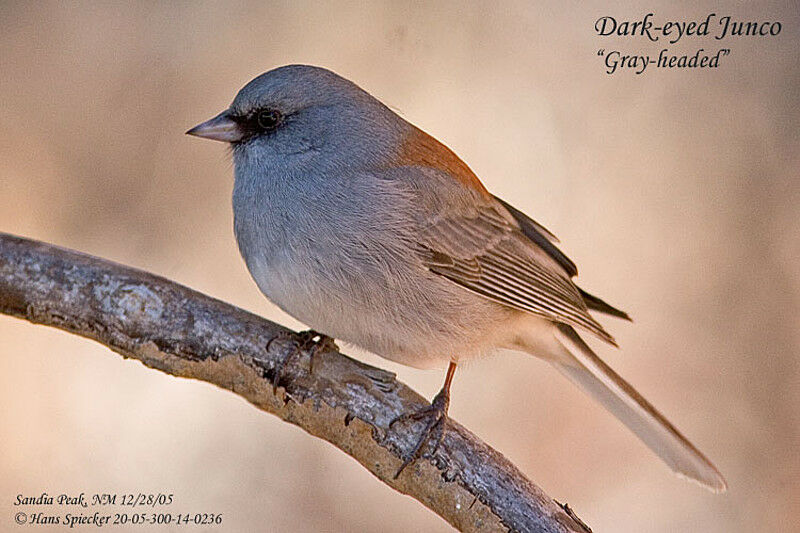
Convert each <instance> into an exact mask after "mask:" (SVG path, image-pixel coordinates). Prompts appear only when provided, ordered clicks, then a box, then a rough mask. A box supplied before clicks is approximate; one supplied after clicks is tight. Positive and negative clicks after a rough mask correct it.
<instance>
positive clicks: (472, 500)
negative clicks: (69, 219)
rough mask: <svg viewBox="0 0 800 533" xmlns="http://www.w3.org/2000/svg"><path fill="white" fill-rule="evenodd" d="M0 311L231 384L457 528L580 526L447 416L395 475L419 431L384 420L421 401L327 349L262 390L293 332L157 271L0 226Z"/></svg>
mask: <svg viewBox="0 0 800 533" xmlns="http://www.w3.org/2000/svg"><path fill="white" fill-rule="evenodd" d="M0 312H1V313H4V314H8V315H12V316H16V317H19V318H24V319H26V320H29V321H31V322H33V323H36V324H45V325H48V326H53V327H56V328H59V329H63V330H66V331H69V332H71V333H74V334H77V335H81V336H83V337H87V338H90V339H93V340H95V341H97V342H100V343H101V344H104V345H106V346H108V347H109V348H111V349H112V350H114V351H115V352H117V353H119V354H121V355H122V356H123V357H125V358H128V357H131V358H135V359H138V360H140V361H141V362H143V363H144V364H145V365H147V366H149V367H151V368H155V369H158V370H161V371H163V372H166V373H168V374H172V375H175V376H181V377H187V378H195V379H200V380H203V381H207V382H209V383H213V384H215V385H218V386H220V387H222V388H225V389H228V390H231V391H233V392H234V393H236V394H238V395H240V396H242V397H244V398H245V399H247V400H248V401H249V402H251V403H252V404H253V405H255V406H256V407H258V408H259V409H262V410H264V411H267V412H269V413H272V414H274V415H277V416H278V417H280V418H281V419H283V420H285V421H287V422H290V423H292V424H295V425H298V426H300V427H301V428H303V429H304V430H306V431H307V432H308V433H310V434H312V435H314V436H317V437H320V438H322V439H325V440H327V441H328V442H330V443H332V444H333V445H334V446H336V447H338V448H340V449H341V450H342V451H344V452H345V453H347V454H348V455H350V456H352V457H353V458H354V459H356V460H357V461H358V462H359V463H361V464H362V465H363V466H364V467H365V468H367V470H369V471H370V472H372V473H373V474H374V475H375V476H376V477H377V478H378V479H380V480H381V481H383V482H384V483H386V484H387V485H389V486H390V487H392V488H394V489H396V490H398V491H400V492H402V493H404V494H408V495H409V496H411V497H413V498H415V499H417V500H419V501H420V502H421V503H422V504H424V505H425V506H427V507H428V508H430V509H431V510H432V511H434V512H435V513H437V514H438V515H440V516H441V517H442V518H444V519H445V520H447V521H448V522H449V523H450V524H452V525H453V526H454V527H455V528H457V529H458V530H460V531H465V532H488V531H505V530H510V531H521V532H522V531H525V532H528V531H531V532H548V533H549V532H558V533H563V532H578V533H585V532H586V531H589V529H588V528H587V527H586V526H585V525H584V524H583V523H582V522H581V521H580V520H579V519H578V518H577V517H576V516H575V514H574V513H573V512H572V510H571V509H570V508H569V506H566V505H565V506H561V505H560V504H558V503H557V502H555V501H554V500H553V499H551V498H550V497H549V496H547V495H546V494H545V493H544V492H543V491H542V490H541V489H540V488H539V487H537V486H536V485H534V484H533V483H532V482H531V481H529V480H528V479H527V478H526V477H525V476H524V475H523V474H522V473H521V472H520V471H519V470H518V469H517V468H516V467H515V466H514V465H513V464H511V463H510V462H509V461H508V460H507V459H506V458H505V457H503V456H502V455H501V454H500V453H498V452H497V451H495V450H493V449H492V448H490V447H489V446H488V445H486V444H485V443H483V442H482V441H480V439H478V438H477V437H476V436H475V435H473V434H472V433H470V432H469V431H468V430H466V429H465V428H464V427H462V426H460V425H459V424H457V423H456V422H454V421H452V420H448V425H447V431H446V432H445V435H444V438H443V440H442V443H441V445H440V446H439V448H438V450H437V451H436V453H435V454H433V456H432V457H429V456H425V457H424V458H422V459H420V460H418V461H416V462H414V463H412V464H411V465H410V466H409V467H408V468H406V470H405V471H404V472H403V473H402V475H401V476H400V477H399V478H398V479H394V478H393V476H394V473H395V472H396V471H397V468H398V467H399V465H400V464H401V462H402V457H403V456H404V454H406V453H408V452H409V450H411V448H412V447H413V445H414V440H415V436H417V435H418V434H419V432H420V431H421V430H422V427H421V425H415V424H417V423H414V422H409V423H408V424H399V423H398V424H395V425H394V426H393V427H392V428H391V429H390V428H389V423H390V422H391V421H392V420H394V419H395V418H396V417H397V416H398V415H400V414H402V413H405V412H409V411H413V410H418V409H420V408H421V407H423V406H424V405H427V402H426V400H425V399H424V398H422V397H421V396H420V395H419V394H417V393H416V392H414V391H413V390H411V389H410V388H409V387H407V386H406V385H404V384H402V383H400V382H399V381H397V380H396V379H395V376H394V374H391V373H388V372H386V371H384V370H381V369H378V368H375V367H372V366H369V365H366V364H364V363H361V362H359V361H356V360H354V359H351V358H350V357H347V356H346V355H343V354H341V353H339V352H336V351H326V352H322V353H318V354H317V355H316V356H315V359H314V369H313V373H309V371H308V354H304V356H303V357H301V358H294V361H295V362H293V363H290V364H289V365H288V366H287V368H286V371H285V373H284V377H283V379H282V383H281V388H279V389H278V394H277V395H276V394H273V386H272V380H273V379H274V375H275V372H274V369H275V368H276V366H277V365H278V364H279V362H280V361H281V360H282V358H283V357H285V355H286V354H287V353H288V350H290V349H291V348H292V339H291V336H292V332H290V331H289V330H287V329H286V328H283V327H282V326H279V325H278V324H275V323H272V322H269V321H267V320H264V319H262V318H260V317H258V316H256V315H253V314H251V313H248V312H246V311H243V310H241V309H239V308H237V307H234V306H231V305H229V304H226V303H224V302H221V301H219V300H216V299H214V298H211V297H208V296H205V295H203V294H200V293H198V292H196V291H193V290H191V289H189V288H187V287H184V286H182V285H178V284H176V283H174V282H171V281H169V280H167V279H164V278H161V277H159V276H155V275H153V274H149V273H146V272H143V271H140V270H136V269H133V268H130V267H126V266H123V265H119V264H115V263H112V262H109V261H105V260H103V259H99V258H96V257H92V256H88V255H85V254H81V253H79V252H74V251H70V250H65V249H63V248H58V247H56V246H52V245H48V244H45V243H41V242H37V241H32V240H28V239H24V238H20V237H16V236H12V235H8V234H4V233H0ZM273 339H275V341H274V342H272V343H271V344H270V345H269V349H267V345H268V343H269V341H270V340H273ZM401 426H402V427H401Z"/></svg>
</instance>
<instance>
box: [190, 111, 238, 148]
mask: <svg viewBox="0 0 800 533" xmlns="http://www.w3.org/2000/svg"><path fill="white" fill-rule="evenodd" d="M186 134H187V135H194V136H195V137H203V138H204V139H211V140H213V141H223V142H229V143H233V142H238V141H241V140H242V139H243V138H244V135H245V132H243V131H242V128H240V127H239V124H237V123H236V122H235V121H234V120H233V119H232V118H231V116H230V114H229V113H228V110H225V111H223V112H222V113H220V114H219V115H217V116H216V117H214V118H212V119H211V120H206V121H205V122H203V123H202V124H198V125H197V126H195V127H194V128H192V129H190V130H189V131H187V132H186Z"/></svg>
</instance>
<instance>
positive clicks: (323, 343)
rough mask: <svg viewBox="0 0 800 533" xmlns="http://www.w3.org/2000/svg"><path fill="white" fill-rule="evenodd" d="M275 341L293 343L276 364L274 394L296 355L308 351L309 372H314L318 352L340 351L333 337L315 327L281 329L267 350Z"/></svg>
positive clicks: (268, 344)
mask: <svg viewBox="0 0 800 533" xmlns="http://www.w3.org/2000/svg"><path fill="white" fill-rule="evenodd" d="M275 341H282V342H288V343H290V344H291V349H290V350H291V351H289V353H287V354H286V355H285V356H284V357H283V358H282V359H281V360H280V362H279V363H278V364H277V365H276V366H275V375H274V377H273V381H272V392H273V394H275V393H277V392H278V386H279V385H280V383H281V380H282V379H283V375H284V373H285V371H286V365H287V364H288V363H289V362H290V361H291V360H292V359H294V358H295V357H297V356H298V355H300V354H302V353H303V352H305V351H307V352H308V356H309V360H308V371H309V373H313V372H314V358H315V357H316V355H317V354H319V353H322V352H325V351H330V350H334V351H337V352H338V351H339V347H338V346H337V345H336V342H334V340H333V338H331V337H328V336H327V335H323V334H322V333H318V332H316V331H314V330H313V329H309V330H307V331H301V332H299V333H294V332H291V331H281V332H280V333H278V334H277V335H276V336H275V337H273V338H271V339H270V340H269V342H268V343H267V351H269V349H270V347H271V346H272V343H273V342H275Z"/></svg>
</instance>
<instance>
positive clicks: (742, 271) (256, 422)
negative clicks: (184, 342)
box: [0, 0, 800, 532]
mask: <svg viewBox="0 0 800 533" xmlns="http://www.w3.org/2000/svg"><path fill="white" fill-rule="evenodd" d="M647 12H653V13H654V14H655V19H656V20H657V21H664V20H667V19H670V20H674V19H678V20H696V19H704V18H705V16H706V15H707V14H708V13H711V12H714V13H717V15H718V16H724V15H731V16H732V17H733V18H734V19H737V20H759V21H762V20H767V21H775V20H778V21H780V22H781V23H782V24H783V31H782V33H781V35H780V36H778V37H768V38H764V37H758V38H752V37H750V38H747V37H740V38H738V39H732V40H726V41H723V42H722V43H720V42H718V41H714V40H713V38H710V37H709V38H706V39H701V40H697V39H696V38H695V39H688V38H685V39H684V40H682V41H681V43H679V44H678V45H675V46H674V47H672V48H673V50H674V51H675V52H676V53H687V52H689V53H693V52H694V51H695V50H696V49H697V48H699V47H704V48H706V49H707V50H713V51H715V50H716V49H717V48H719V47H727V48H730V49H731V54H730V55H729V56H728V57H724V58H722V60H721V64H720V67H719V68H717V69H711V70H710V69H705V70H699V69H698V70H664V69H661V70H657V69H655V67H653V66H651V67H649V68H648V70H647V71H646V72H645V73H644V74H642V75H638V76H637V75H634V74H632V73H631V72H623V73H618V74H615V75H613V76H609V75H607V74H605V73H604V69H603V67H602V64H601V58H599V57H598V56H597V50H598V49H599V48H605V49H606V50H610V49H615V48H618V49H620V50H622V51H627V52H635V51H644V52H646V53H651V54H657V53H658V51H659V50H660V49H661V48H662V46H661V44H660V43H649V42H648V41H646V40H644V39H642V38H641V37H640V38H635V39H630V38H628V39H625V38H616V39H611V38H605V39H601V38H600V37H598V36H597V35H595V34H594V32H593V26H594V21H595V20H596V19H597V18H598V17H600V16H603V15H612V16H615V17H617V18H618V19H626V18H627V19H631V20H637V19H638V18H640V17H642V16H644V15H645V14H646V13H647ZM799 22H800V17H799V16H798V9H797V5H796V4H795V3H794V2H785V3H783V2H761V3H758V4H753V5H751V6H750V7H747V6H742V5H740V4H738V3H733V2H727V3H726V2H723V3H719V2H700V3H699V4H698V3H697V2H682V3H677V4H676V3H674V2H666V1H663V0H654V1H652V2H650V3H649V4H647V5H646V6H644V7H640V6H636V5H629V4H621V3H619V4H616V5H612V6H609V5H607V4H605V3H604V4H601V3H599V2H598V3H583V2H582V3H575V4H570V5H566V6H565V5H564V4H563V3H562V2H547V3H543V2H503V3H502V4H495V3H485V2H474V3H461V2H454V3H436V4H435V5H434V4H432V3H431V4H422V3H419V4H416V3H415V4H410V3H409V4H403V3H398V2H364V3H344V2H333V3H326V4H324V5H323V4H317V3H311V2H309V3H306V2H260V1H254V2H234V3H197V2H170V3H164V4H162V5H156V4H153V3H149V2H148V3H139V4H134V5H126V4H123V3H99V2H87V3H82V4H70V5H66V4H63V3H44V2H42V3H22V2H20V3H16V2H2V3H0V50H2V52H0V73H2V75H0V117H2V118H0V231H5V232H10V233H16V234H19V235H23V236H27V237H33V238H36V239H42V240H45V241H48V242H52V243H56V244H59V245H62V246H66V247H70V248H74V249H77V250H81V251H84V252H87V253H90V254H95V255H98V256H101V257H106V258H109V259H113V260H115V261H118V262H121V263H125V264H129V265H134V266H136V267H140V268H143V269H146V270H149V271H152V272H155V273H158V274H161V275H164V276H166V277H168V278H171V279H173V280H175V281H178V282H180V283H183V284H186V285H189V286H191V287H193V288H195V289H198V290H200V291H203V292H205V293H208V294H210V295H213V296H215V297H218V298H221V299H223V300H226V301H228V302H231V303H234V304H236V305H239V306H241V307H244V308H246V309H249V310H252V311H254V312H256V313H259V314H261V315H263V316H265V317H267V318H269V319H272V320H276V321H278V322H281V323H283V324H286V325H289V326H291V327H295V328H301V327H303V326H302V325H301V324H299V323H296V322H295V321H293V320H291V319H290V318H288V317H287V316H286V315H284V314H283V313H281V312H280V311H279V310H277V309H276V308H275V307H274V306H272V305H271V304H270V303H268V302H267V301H266V300H265V299H264V298H263V297H262V296H261V295H260V293H259V292H258V290H257V288H256V286H255V284H254V283H253V282H252V281H251V279H250V276H249V275H248V273H247V272H246V270H245V267H244V263H243V262H242V260H241V259H240V257H239V254H238V252H237V249H236V246H235V243H234V238H233V232H232V218H231V217H232V215H231V206H230V195H231V187H232V173H231V170H232V169H231V164H230V162H229V160H228V156H227V151H226V149H225V147H224V146H222V145H221V144H217V143H212V142H208V141H203V140H200V139H195V138H189V137H186V136H185V135H183V132H184V131H185V130H186V129H188V128H189V127H191V126H193V125H194V124H196V123H198V122H200V121H202V120H205V119H207V118H209V117H211V116H213V115H214V114H216V113H217V112H218V111H220V110H222V109H223V108H225V107H226V106H227V105H228V103H229V102H230V101H231V100H232V98H233V96H234V95H235V93H236V91H237V90H238V89H239V88H240V87H241V86H242V85H244V84H245V83H246V82H247V81H249V80H250V79H251V78H252V77H254V76H256V75H257V74H260V73H261V72H263V71H266V70H268V69H271V68H273V67H276V66H279V65H283V64H287V63H311V64H316V65H321V66H325V67H328V68H331V69H333V70H335V71H336V72H338V73H340V74H342V75H344V76H345V77H348V78H350V79H352V80H354V81H356V82H357V83H358V84H360V85H361V86H362V87H364V88H365V89H367V90H368V91H370V92H371V93H372V94H374V95H375V96H377V97H378V98H380V99H381V100H383V101H384V102H385V103H387V104H388V105H390V106H391V107H393V108H394V109H396V110H398V111H399V112H400V113H402V115H403V116H404V117H406V118H407V119H408V120H410V121H412V122H414V123H415V124H417V125H419V126H420V127H422V128H423V129H425V130H427V131H428V132H430V133H431V134H433V135H434V136H436V137H438V138H439V139H441V140H442V141H444V142H445V143H446V144H448V145H449V146H450V147H452V148H453V149H454V150H455V151H456V152H457V153H458V154H459V155H460V156H462V157H463V158H464V159H465V160H466V161H467V162H468V163H469V164H470V165H471V167H472V168H473V169H474V170H475V171H476V173H477V174H478V175H479V176H480V177H481V178H482V179H483V180H484V183H485V184H486V186H487V187H488V188H489V189H490V190H491V191H492V192H494V193H495V194H498V195H500V196H501V197H504V198H506V199H508V200H509V201H511V202H512V203H514V204H515V205H516V206H517V207H518V208H520V209H522V210H523V211H525V212H527V213H529V214H530V215H531V216H533V217H534V218H536V219H537V220H538V221H540V222H542V223H543V224H545V225H546V226H547V227H548V228H550V229H551V230H553V231H554V232H555V233H556V234H557V235H558V236H559V237H560V238H561V241H562V242H563V248H564V250H565V251H566V252H567V253H568V254H569V255H570V256H571V257H572V258H573V259H574V260H575V261H576V262H577V263H578V265H579V268H580V272H581V275H580V278H579V279H580V282H581V285H582V286H584V287H585V288H587V289H588V290H590V291H591V292H595V293H597V294H599V295H601V296H602V297H604V298H607V299H608V300H609V301H610V302H612V303H614V304H617V305H619V306H621V307H622V308H624V309H626V310H627V311H629V312H630V313H631V314H632V315H633V317H634V318H635V323H634V324H628V323H624V322H618V321H613V320H606V321H604V323H606V324H607V325H608V328H609V330H610V331H612V332H613V334H614V335H616V337H617V339H618V340H619V341H620V344H621V346H622V349H621V350H618V351H617V350H613V349H606V348H604V347H599V349H600V350H601V352H600V353H601V354H602V356H603V357H604V358H605V359H606V360H607V361H608V362H609V363H610V364H611V365H612V366H614V367H615V368H616V369H617V370H618V371H619V372H620V373H621V374H622V375H623V376H625V377H626V378H628V379H629V380H630V381H631V382H632V383H633V384H635V385H636V387H637V388H639V390H640V391H642V393H643V394H644V395H645V396H646V397H647V398H649V399H650V400H651V401H652V402H653V403H654V404H655V405H656V406H658V407H659V408H661V409H662V410H663V411H664V413H665V414H667V415H668V417H669V418H670V419H671V420H672V421H674V422H675V424H676V425H677V426H678V427H679V428H681V429H682V430H683V431H684V432H685V433H686V434H687V435H688V436H689V437H690V438H691V439H692V440H693V441H694V442H695V443H696V444H697V445H698V447H699V448H701V449H702V450H703V451H704V452H706V453H707V455H708V456H709V457H710V458H712V460H713V461H714V462H715V463H716V464H717V466H718V467H719V468H720V470H721V471H722V472H723V473H724V474H725V475H726V476H727V479H728V482H729V484H730V491H729V493H728V494H726V495H723V496H718V495H712V494H710V493H707V492H706V491H704V490H702V489H700V488H698V487H696V486H694V485H691V484H688V483H685V482H684V481H682V480H680V479H678V478H676V477H675V476H673V475H672V474H671V473H670V472H669V470H668V469H667V468H666V467H665V466H664V465H663V464H662V463H661V462H660V461H659V460H658V459H656V458H655V457H654V456H653V455H652V454H651V453H650V452H648V451H647V449H646V448H645V447H644V446H643V445H642V444H640V443H639V442H638V441H637V440H636V439H635V437H633V436H632V435H631V434H630V433H629V432H628V431H627V430H625V429H624V428H623V426H621V425H620V424H619V423H618V422H616V421H615V420H614V419H613V418H612V417H611V416H609V415H607V414H606V413H605V412H603V411H602V410H601V409H600V408H598V407H597V406H595V405H594V404H593V403H591V402H590V400H589V399H588V398H587V397H585V396H583V395H582V394H581V393H580V392H579V391H578V390H576V389H575V388H574V387H573V386H571V385H570V384H569V383H567V382H566V381H565V380H564V379H562V378H561V377H560V376H559V375H557V374H556V373H554V372H553V370H552V369H551V368H550V367H549V366H548V365H546V364H543V363H541V362H539V361H536V360H534V359H532V358H529V357H524V356H522V355H519V354H503V355H500V356H498V357H495V358H491V359H486V360H481V361H476V362H474V363H472V364H470V365H468V366H465V367H464V368H462V369H461V371H460V372H459V373H458V375H457V376H456V380H455V384H454V387H453V403H452V408H451V415H452V416H453V418H455V419H457V420H458V421H459V422H461V423H463V424H465V425H466V426H467V427H469V428H470V429H472V430H473V431H474V432H476V433H477V434H478V435H480V436H481V437H482V438H483V439H485V440H486V441H487V442H489V443H490V444H491V445H493V446H494V447H496V448H497V449H499V450H501V451H502V452H503V453H505V454H506V455H507V456H508V457H509V458H510V459H511V460H512V461H514V462H515V463H516V464H517V465H518V466H519V467H520V468H521V469H522V471H524V472H525V473H527V474H528V475H529V476H530V477H531V478H532V479H533V480H535V481H536V482H537V483H539V484H541V486H542V487H544V488H545V489H546V490H547V491H548V492H549V493H550V494H551V495H552V496H553V497H555V498H557V499H559V500H560V501H568V502H569V503H570V504H571V505H572V506H573V507H574V508H575V509H576V510H577V512H578V514H579V515H580V516H581V517H582V518H583V519H584V520H585V521H586V522H587V523H588V524H590V525H591V526H593V527H594V528H595V530H596V531H616V532H619V531H630V532H675V531H704V532H732V531H737V532H738V531H741V532H750V531H793V530H796V528H797V527H798V524H800V481H798V480H800V409H798V407H800V368H799V366H800V365H798V357H799V356H800V327H798V326H800V323H799V320H798V316H800V268H798V259H800V155H799V154H800V138H799V136H798V118H800V117H799V116H798V115H800V111H798V110H799V109H800V64H799V63H798V43H800V40H798V32H797V28H798V23H799ZM348 351H349V352H350V353H354V351H353V350H348ZM355 354H356V355H360V356H362V357H363V358H364V359H365V360H367V361H368V362H370V363H373V364H377V365H380V366H383V367H385V368H389V369H391V370H393V371H395V372H397V373H398V374H399V377H400V379H402V380H404V381H406V382H408V383H410V384H411V385H412V386H414V387H415V388H417V389H418V390H419V391H421V392H422V393H424V394H426V395H427V396H429V397H431V396H433V395H434V394H435V393H436V391H437V390H438V389H439V387H440V385H441V382H442V378H443V372H437V371H417V370H412V369H409V368H405V367H400V366H398V365H395V364H392V363H389V362H386V361H384V360H382V359H380V358H378V357H375V356H373V355H369V354H358V353H355ZM0 416H2V418H1V419H0V529H2V530H8V531H12V530H14V528H15V527H16V526H14V524H13V522H12V520H13V514H14V512H15V510H17V509H19V508H15V507H13V505H12V503H13V501H14V500H15V498H16V495H17V494H24V495H36V494H40V493H41V492H43V491H46V492H48V493H50V494H51V495H52V494H59V493H62V492H67V493H69V492H80V491H86V492H90V493H91V492H118V493H120V492H131V491H133V492H139V491H141V492H158V491H161V492H173V493H174V494H175V503H174V504H173V506H172V508H171V510H173V511H175V512H191V513H195V512H214V513H222V514H223V515H224V525H223V526H222V527H220V528H219V529H214V531H216V530H220V531H308V532H311V531H331V532H338V531H387V532H401V531H449V526H447V524H445V523H444V522H443V521H441V520H440V519H439V518H438V517H436V516H435V515H433V514H432V513H430V512H429V511H427V510H426V509H425V508H424V507H422V506H421V505H420V504H419V503H417V502H416V501H414V500H411V499H409V498H407V497H405V496H402V495H400V494H397V493H395V492H393V491H392V490H391V489H389V488H387V487H386V486H384V485H382V484H381V483H380V482H378V481H377V480H376V479H374V478H373V477H372V476H371V475H370V474H369V473H367V472H366V471H365V470H364V469H363V468H361V467H360V466H359V465H357V464H356V463H355V462H354V461H352V460H351V459H349V458H348V457H347V456H345V455H344V454H342V453H341V452H339V451H337V450H335V449H334V448H333V447H331V446H330V445H328V444H327V443H325V442H322V441H319V440H317V439H314V438H311V437H309V436H307V435H306V434H304V433H303V432H302V431H301V430H299V429H297V428H295V427H293V426H289V425H287V424H284V423H282V422H279V421H278V420H277V419H275V418H272V417H270V416H269V415H266V414H264V413H262V412H260V411H257V410H256V409H254V408H253V407H252V406H250V405H249V404H247V403H245V402H244V401H243V400H242V399H240V398H239V397H236V396H234V395H232V394H231V393H229V392H225V391H222V390H218V389H216V388H214V387H212V386H210V385H207V384H204V383H199V382H194V381H187V380H181V379H176V378H173V377H169V376H166V375H164V374H161V373H159V372H155V371H153V370H149V369H147V368H145V367H144V366H142V365H141V364H139V363H138V362H133V361H124V360H122V359H121V358H120V357H119V356H117V355H115V354H113V353H111V352H110V351H108V350H107V349H105V348H103V347H101V346H99V345H97V344H94V343H92V342H90V341H87V340H84V339H81V338H77V337H74V336H71V335H68V334H66V333H62V332H59V331H56V330H52V329H47V328H44V327H41V326H33V325H30V324H28V323H26V322H22V321H19V320H16V319H12V318H8V317H0Z"/></svg>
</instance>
